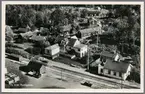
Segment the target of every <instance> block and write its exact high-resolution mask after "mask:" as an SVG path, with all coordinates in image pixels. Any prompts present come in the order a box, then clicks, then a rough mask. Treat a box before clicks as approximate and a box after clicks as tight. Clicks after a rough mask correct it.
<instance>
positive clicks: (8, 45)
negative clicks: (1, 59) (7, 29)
mask: <svg viewBox="0 0 145 94" xmlns="http://www.w3.org/2000/svg"><path fill="white" fill-rule="evenodd" d="M5 46H6V47H14V48H19V49H23V48H22V47H20V46H18V45H16V44H14V43H10V42H6V44H5Z"/></svg>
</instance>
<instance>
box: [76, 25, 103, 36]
mask: <svg viewBox="0 0 145 94" xmlns="http://www.w3.org/2000/svg"><path fill="white" fill-rule="evenodd" d="M79 32H80V34H81V38H83V39H84V38H87V37H90V36H91V35H96V34H101V33H102V32H101V27H95V28H88V29H82V30H80V31H79Z"/></svg>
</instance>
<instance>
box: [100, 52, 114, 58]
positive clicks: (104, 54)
mask: <svg viewBox="0 0 145 94" xmlns="http://www.w3.org/2000/svg"><path fill="white" fill-rule="evenodd" d="M115 55H116V54H114V53H111V52H108V51H103V52H102V53H101V56H105V57H110V58H113V57H114V56H115Z"/></svg>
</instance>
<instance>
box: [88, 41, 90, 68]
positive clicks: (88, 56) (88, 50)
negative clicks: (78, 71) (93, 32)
mask: <svg viewBox="0 0 145 94" xmlns="http://www.w3.org/2000/svg"><path fill="white" fill-rule="evenodd" d="M89 58H90V49H89V43H88V55H87V70H89V68H90V67H89V66H90V60H89Z"/></svg>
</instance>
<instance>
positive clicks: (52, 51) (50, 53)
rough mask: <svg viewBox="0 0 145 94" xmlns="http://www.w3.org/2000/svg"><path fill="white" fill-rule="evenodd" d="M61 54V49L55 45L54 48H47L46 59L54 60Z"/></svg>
mask: <svg viewBox="0 0 145 94" xmlns="http://www.w3.org/2000/svg"><path fill="white" fill-rule="evenodd" d="M59 53H60V47H59V45H58V44H54V45H52V46H49V47H47V48H45V56H46V57H51V58H52V59H54V58H56V57H58V56H59Z"/></svg>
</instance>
